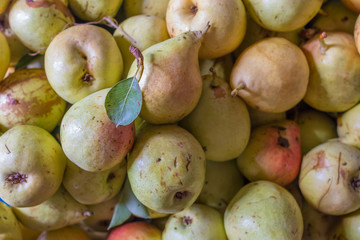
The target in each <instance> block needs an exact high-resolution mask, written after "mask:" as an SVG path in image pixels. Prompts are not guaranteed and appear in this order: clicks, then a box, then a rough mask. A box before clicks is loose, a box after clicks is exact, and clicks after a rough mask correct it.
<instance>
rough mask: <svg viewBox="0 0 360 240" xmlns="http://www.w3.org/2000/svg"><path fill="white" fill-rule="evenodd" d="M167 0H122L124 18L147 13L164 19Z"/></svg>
mask: <svg viewBox="0 0 360 240" xmlns="http://www.w3.org/2000/svg"><path fill="white" fill-rule="evenodd" d="M168 3H169V0H124V10H125V15H126V18H130V17H132V16H135V15H140V14H148V15H152V16H157V17H160V18H162V19H165V15H166V9H167V6H168Z"/></svg>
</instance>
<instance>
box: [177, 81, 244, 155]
mask: <svg viewBox="0 0 360 240" xmlns="http://www.w3.org/2000/svg"><path fill="white" fill-rule="evenodd" d="M202 88H203V90H202V94H201V97H200V100H199V103H198V105H197V106H196V107H195V109H194V110H193V111H192V112H191V113H190V114H189V115H188V116H186V117H185V118H184V119H183V120H182V121H181V122H180V125H181V126H182V127H183V128H185V129H186V130H188V131H189V132H190V133H191V134H193V135H194V137H195V138H196V139H198V141H199V142H200V144H201V145H202V146H203V148H204V150H205V156H206V159H207V160H211V161H228V160H232V159H235V158H236V157H238V156H239V155H240V154H241V153H242V152H243V150H244V149H245V147H246V145H247V143H248V141H249V138H250V117H249V113H248V111H247V108H246V105H245V103H244V102H243V101H242V100H241V99H240V98H234V97H232V96H231V88H230V86H229V84H228V83H227V82H226V81H225V80H224V79H222V78H219V77H217V76H216V75H206V76H203V87H202Z"/></svg>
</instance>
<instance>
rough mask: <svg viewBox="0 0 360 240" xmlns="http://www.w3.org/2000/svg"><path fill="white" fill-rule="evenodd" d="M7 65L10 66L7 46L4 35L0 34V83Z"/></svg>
mask: <svg viewBox="0 0 360 240" xmlns="http://www.w3.org/2000/svg"><path fill="white" fill-rule="evenodd" d="M9 65H10V48H9V44H8V42H7V40H6V38H5V36H4V34H2V33H1V32H0V81H1V80H3V78H4V76H5V73H6V72H7V70H8V67H9Z"/></svg>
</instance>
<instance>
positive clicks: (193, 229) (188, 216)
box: [162, 204, 227, 240]
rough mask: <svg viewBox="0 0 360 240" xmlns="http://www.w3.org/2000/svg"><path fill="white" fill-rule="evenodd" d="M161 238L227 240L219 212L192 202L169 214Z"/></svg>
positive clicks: (167, 239)
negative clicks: (187, 206) (185, 207)
mask: <svg viewBox="0 0 360 240" xmlns="http://www.w3.org/2000/svg"><path fill="white" fill-rule="evenodd" d="M162 239H163V240H182V239H207V240H227V238H226V233H225V229H224V222H223V218H222V216H221V214H220V213H219V212H217V211H216V210H215V209H213V208H211V207H209V206H206V205H202V204H193V205H192V206H190V207H189V208H187V209H185V210H183V211H181V212H178V213H175V214H174V215H172V216H170V217H169V219H168V221H167V222H166V226H165V229H164V231H163V237H162Z"/></svg>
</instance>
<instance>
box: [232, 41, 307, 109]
mask: <svg viewBox="0 0 360 240" xmlns="http://www.w3.org/2000/svg"><path fill="white" fill-rule="evenodd" d="M308 81H309V66H308V63H307V61H306V57H305V55H304V53H303V52H302V51H301V49H300V48H299V47H298V46H296V45H295V44H293V43H291V42H290V41H289V40H286V39H285V38H281V37H271V38H265V39H263V40H260V41H258V42H256V43H255V44H253V45H251V46H250V47H248V48H247V49H246V50H245V51H243V52H242V54H241V55H240V56H239V57H238V58H237V60H236V62H235V64H234V67H233V69H232V72H231V77H230V84H231V87H232V88H233V89H234V91H233V95H238V96H240V97H241V98H242V99H243V100H244V101H245V102H246V103H247V104H248V105H250V106H251V107H253V108H255V109H258V110H260V111H264V112H275V113H276V112H285V111H287V110H289V109H291V108H292V107H294V106H295V105H296V104H298V103H299V102H300V101H301V100H302V99H303V97H304V96H305V93H306V88H307V85H308Z"/></svg>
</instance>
